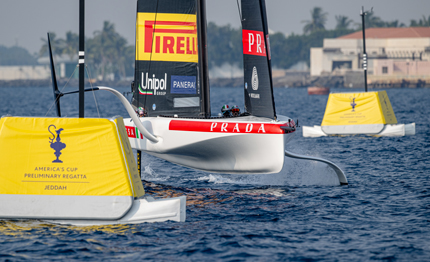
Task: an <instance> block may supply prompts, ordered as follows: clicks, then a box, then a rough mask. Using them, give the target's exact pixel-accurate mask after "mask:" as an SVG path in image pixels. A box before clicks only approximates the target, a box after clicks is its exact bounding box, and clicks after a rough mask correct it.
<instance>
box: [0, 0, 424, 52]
mask: <svg viewBox="0 0 430 262" xmlns="http://www.w3.org/2000/svg"><path fill="white" fill-rule="evenodd" d="M153 1H155V0H153ZM206 3H207V4H206V5H207V18H208V21H213V22H215V23H216V24H218V25H226V24H231V25H232V26H233V27H239V24H240V20H239V16H238V9H237V2H236V0H206ZM266 6H267V13H268V20H269V22H268V23H269V28H270V29H271V30H273V31H275V32H283V33H285V34H291V33H293V32H294V33H298V34H301V33H302V29H303V25H304V24H303V23H302V21H304V20H310V10H311V9H312V8H313V7H315V6H319V7H321V8H322V9H323V11H325V12H327V13H328V21H327V25H326V28H328V29H332V28H334V27H335V24H336V23H335V15H346V16H348V17H349V18H350V19H352V20H353V21H354V22H357V23H358V22H359V21H360V15H359V13H360V9H361V6H364V7H365V9H366V10H370V8H371V7H373V10H374V12H375V15H376V16H379V17H381V19H382V20H384V21H393V20H399V21H400V22H403V23H405V24H406V25H409V22H410V20H411V19H415V20H418V19H420V18H422V16H423V15H425V16H426V17H428V16H429V15H430V0H409V1H406V0H360V1H358V0H295V1H292V0H266ZM78 9H79V1H78V0H0V45H4V46H7V47H10V46H13V45H18V46H21V47H24V48H26V49H28V50H29V51H30V53H35V52H37V51H38V50H39V48H40V47H41V45H42V41H41V40H40V39H41V38H44V39H46V33H47V32H48V31H50V32H55V33H57V36H59V37H61V38H65V32H67V31H73V32H75V33H78V26H79V22H78V16H79V12H78ZM85 12H86V15H85V19H86V21H85V23H86V27H85V30H86V32H85V33H86V35H87V36H92V35H93V32H94V31H95V30H101V29H102V26H103V21H110V22H112V23H114V24H115V28H116V30H117V31H118V32H119V33H120V35H122V36H124V37H125V38H126V39H127V41H128V42H129V44H131V43H133V42H134V34H135V31H134V30H135V17H136V14H135V12H136V0H87V1H86V6H85Z"/></svg>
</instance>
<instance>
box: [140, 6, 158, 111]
mask: <svg viewBox="0 0 430 262" xmlns="http://www.w3.org/2000/svg"><path fill="white" fill-rule="evenodd" d="M159 2H160V1H159V0H157V5H156V7H155V18H154V27H153V28H152V42H151V54H150V55H149V65H148V75H149V73H150V72H151V64H152V51H153V50H152V49H153V48H154V37H155V27H156V26H157V15H158V3H159ZM148 87H149V86H148ZM138 89H139V87H138ZM137 91H138V95H139V90H137ZM146 97H148V96H147V95H145V101H144V102H143V108H144V110H146ZM148 111H149V109H148ZM146 113H147V114H148V112H146Z"/></svg>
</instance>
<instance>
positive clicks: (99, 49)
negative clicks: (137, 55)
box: [88, 21, 127, 78]
mask: <svg viewBox="0 0 430 262" xmlns="http://www.w3.org/2000/svg"><path fill="white" fill-rule="evenodd" d="M88 46H89V49H90V52H91V56H90V57H89V58H90V59H91V60H92V61H93V63H94V64H95V66H96V67H97V68H96V69H97V71H98V74H99V75H100V76H101V77H102V78H105V77H106V76H107V75H108V74H111V73H113V74H114V76H125V63H126V61H125V56H126V49H127V40H125V38H123V37H122V36H120V35H119V34H118V33H117V32H116V31H115V26H114V25H113V24H112V23H110V22H108V21H105V22H104V23H103V29H102V30H101V31H95V32H94V38H93V39H92V40H91V41H89V43H88Z"/></svg>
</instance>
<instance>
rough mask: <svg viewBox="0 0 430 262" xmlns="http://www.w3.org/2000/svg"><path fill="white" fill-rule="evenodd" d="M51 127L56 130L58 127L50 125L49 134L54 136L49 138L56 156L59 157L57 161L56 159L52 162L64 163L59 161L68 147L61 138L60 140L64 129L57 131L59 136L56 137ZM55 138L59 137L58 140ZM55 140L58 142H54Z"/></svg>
mask: <svg viewBox="0 0 430 262" xmlns="http://www.w3.org/2000/svg"><path fill="white" fill-rule="evenodd" d="M51 127H54V129H56V128H57V127H56V126H54V125H50V126H49V127H48V131H49V133H51V134H52V138H49V140H51V141H49V143H51V148H52V149H54V150H55V153H54V155H55V156H56V157H57V159H55V160H54V161H52V163H63V161H61V160H60V159H59V157H60V155H61V152H60V151H61V150H63V149H64V148H65V147H66V144H64V143H63V142H61V138H60V133H61V131H63V130H64V129H62V128H60V129H57V130H55V133H57V136H55V134H54V133H52V132H51ZM55 137H57V138H55ZM54 139H55V140H56V141H55V142H54Z"/></svg>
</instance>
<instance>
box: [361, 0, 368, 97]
mask: <svg viewBox="0 0 430 262" xmlns="http://www.w3.org/2000/svg"><path fill="white" fill-rule="evenodd" d="M360 15H361V24H362V31H363V69H364V91H365V92H367V53H366V34H365V31H366V29H365V24H364V16H365V15H366V12H364V7H363V6H362V7H361V12H360Z"/></svg>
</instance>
